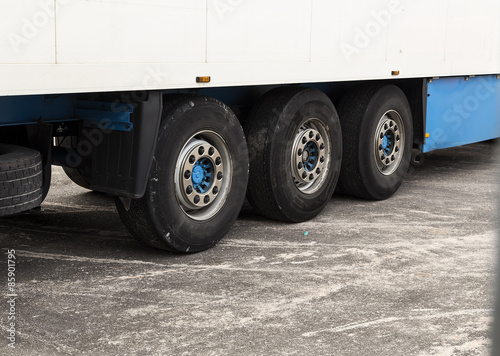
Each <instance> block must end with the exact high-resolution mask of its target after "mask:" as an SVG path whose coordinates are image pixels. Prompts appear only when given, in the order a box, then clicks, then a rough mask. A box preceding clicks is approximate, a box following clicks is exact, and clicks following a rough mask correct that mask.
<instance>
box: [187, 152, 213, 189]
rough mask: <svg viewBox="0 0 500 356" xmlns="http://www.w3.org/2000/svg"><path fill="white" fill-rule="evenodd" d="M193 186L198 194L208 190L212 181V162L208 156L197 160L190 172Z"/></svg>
mask: <svg viewBox="0 0 500 356" xmlns="http://www.w3.org/2000/svg"><path fill="white" fill-rule="evenodd" d="M192 182H193V188H194V190H196V191H197V192H198V193H200V194H205V193H206V192H208V191H209V190H210V188H211V187H212V184H213V182H214V164H213V163H212V160H210V159H209V158H202V159H200V160H198V161H197V162H196V163H195V165H194V167H193V173H192Z"/></svg>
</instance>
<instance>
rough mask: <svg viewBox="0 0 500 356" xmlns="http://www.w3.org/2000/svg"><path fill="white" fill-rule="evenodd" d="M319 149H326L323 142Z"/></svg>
mask: <svg viewBox="0 0 500 356" xmlns="http://www.w3.org/2000/svg"><path fill="white" fill-rule="evenodd" d="M319 149H320V150H322V151H323V150H324V149H325V144H324V143H322V144H321V146H319Z"/></svg>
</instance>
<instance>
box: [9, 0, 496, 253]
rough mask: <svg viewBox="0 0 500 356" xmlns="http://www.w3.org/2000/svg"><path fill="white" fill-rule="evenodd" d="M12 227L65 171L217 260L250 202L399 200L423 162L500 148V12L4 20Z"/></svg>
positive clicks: (323, 6)
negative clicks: (336, 197) (457, 149)
mask: <svg viewBox="0 0 500 356" xmlns="http://www.w3.org/2000/svg"><path fill="white" fill-rule="evenodd" d="M0 18H1V21H0V34H1V36H0V78H1V80H0V107H1V108H2V110H1V112H0V215H1V216H4V215H8V214H14V213H19V212H22V211H25V210H29V209H32V208H34V207H36V206H39V205H40V204H41V203H42V200H43V199H44V197H45V196H46V194H47V192H48V189H49V186H50V173H51V165H54V164H55V165H61V166H63V168H64V170H65V172H66V173H67V174H68V176H69V177H70V178H71V179H72V180H73V181H74V182H75V183H77V184H79V185H81V186H83V187H86V188H88V189H92V190H96V191H101V192H106V193H108V194H112V195H114V196H116V197H117V198H116V204H117V209H118V212H119V214H120V217H121V218H122V220H123V222H124V223H125V225H126V226H127V228H128V230H129V231H130V232H131V234H132V235H134V236H135V237H137V238H138V239H140V240H141V241H143V242H145V243H146V244H148V245H150V246H153V247H157V248H161V249H166V250H171V251H175V252H181V253H190V252H197V251H202V250H205V249H207V248H209V247H211V246H213V245H214V244H216V243H217V242H218V241H219V240H220V239H221V238H222V237H223V236H224V235H225V234H226V233H227V231H228V230H229V229H230V227H231V225H232V223H233V222H234V221H235V219H236V217H237V215H238V213H239V211H240V209H241V206H242V204H243V202H244V200H245V197H247V198H248V201H249V202H250V203H251V204H252V206H253V207H254V209H255V210H256V211H257V212H259V213H260V214H262V215H263V216H266V217H269V218H272V219H278V220H282V221H288V222H300V221H305V220H308V219H312V218H314V217H315V216H316V215H317V214H319V213H320V212H321V211H322V210H323V208H324V207H325V205H326V204H327V202H328V201H329V199H330V197H331V195H332V193H333V191H334V190H335V189H336V187H338V189H339V190H341V191H342V192H344V193H346V194H350V195H352V196H356V197H360V198H363V199H376V200H380V199H387V198H390V197H391V195H393V194H394V193H395V192H396V191H397V190H398V188H399V186H400V185H401V183H402V181H403V179H404V176H405V174H406V172H407V171H408V167H409V165H410V163H411V162H412V161H413V163H415V164H417V163H419V162H421V161H422V158H423V154H422V153H423V152H429V151H432V150H435V149H440V148H446V147H453V146H458V145H463V144H468V143H473V142H479V141H483V140H489V139H493V138H497V137H499V136H500V76H499V74H500V20H499V19H500V2H499V1H497V0H476V1H474V2H471V1H469V0H437V1H436V0H420V1H412V0H376V1H373V0H351V1H340V0H189V1H186V0H99V1H97V0H24V1H2V2H0Z"/></svg>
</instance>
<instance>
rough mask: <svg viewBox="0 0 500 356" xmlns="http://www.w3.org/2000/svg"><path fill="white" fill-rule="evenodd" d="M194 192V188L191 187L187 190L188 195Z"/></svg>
mask: <svg viewBox="0 0 500 356" xmlns="http://www.w3.org/2000/svg"><path fill="white" fill-rule="evenodd" d="M192 192H193V187H191V186H189V187H187V188H186V193H187V194H188V195H189V194H191V193H192Z"/></svg>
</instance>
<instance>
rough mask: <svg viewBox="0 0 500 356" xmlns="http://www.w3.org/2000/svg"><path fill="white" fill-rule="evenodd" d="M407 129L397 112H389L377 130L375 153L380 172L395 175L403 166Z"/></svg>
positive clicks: (382, 118) (381, 120)
mask: <svg viewBox="0 0 500 356" xmlns="http://www.w3.org/2000/svg"><path fill="white" fill-rule="evenodd" d="M405 139H406V138H405V127H404V124H403V119H402V118H401V115H399V113H398V112H397V111H394V110H389V111H387V112H386V113H385V114H384V115H383V116H382V117H381V118H380V120H379V123H378V125H377V129H376V130H375V138H374V145H375V147H374V152H375V162H376V163H377V169H378V171H379V172H380V173H381V174H383V175H386V176H388V175H391V174H393V173H394V172H395V171H396V170H397V169H398V167H399V165H400V164H401V161H402V159H403V155H404V150H405Z"/></svg>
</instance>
